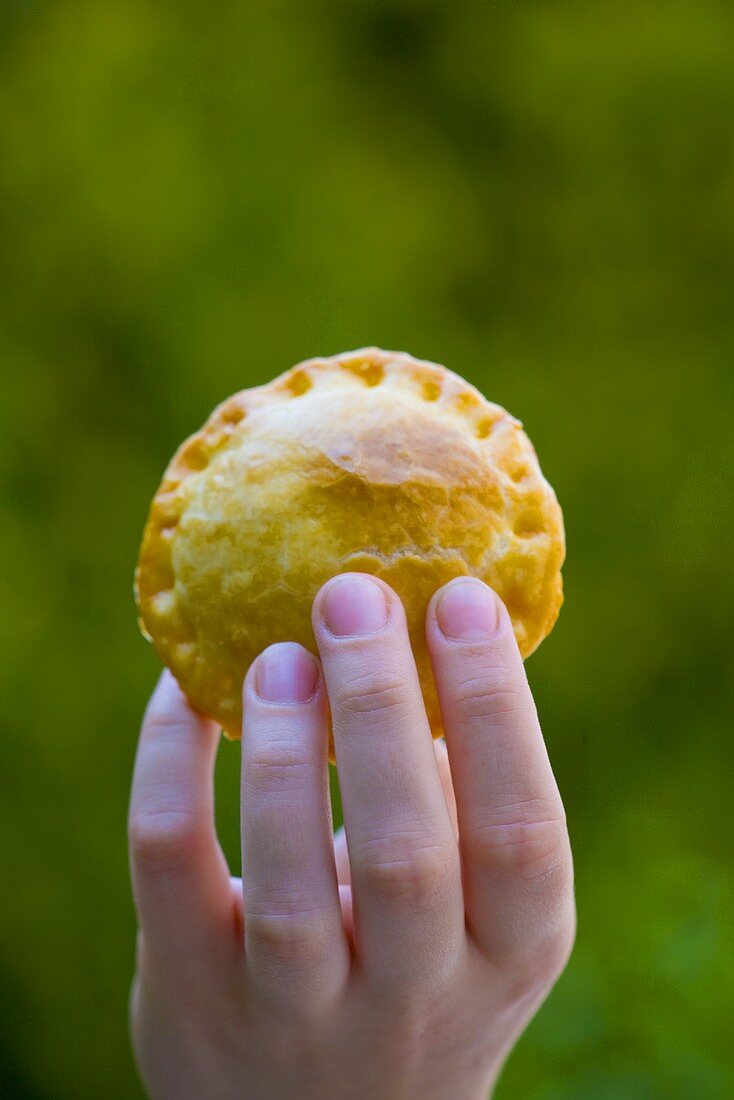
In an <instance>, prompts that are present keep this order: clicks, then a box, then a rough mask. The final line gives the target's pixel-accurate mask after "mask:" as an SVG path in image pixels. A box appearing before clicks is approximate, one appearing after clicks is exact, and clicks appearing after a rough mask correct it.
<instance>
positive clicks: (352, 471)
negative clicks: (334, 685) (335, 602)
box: [135, 348, 565, 737]
mask: <svg viewBox="0 0 734 1100" xmlns="http://www.w3.org/2000/svg"><path fill="white" fill-rule="evenodd" d="M564 553H565V547H564V532H563V519H562V514H561V510H560V507H559V505H558V502H557V500H556V497H555V494H554V492H553V490H552V488H551V487H550V485H549V484H548V482H547V481H546V480H545V478H544V477H543V475H542V473H541V471H540V467H539V465H538V460H537V457H536V454H535V451H534V450H533V447H532V444H531V443H530V441H529V439H528V438H527V436H526V435H525V433H524V432H523V430H522V425H521V424H520V422H519V421H517V420H515V419H514V418H513V417H512V416H510V415H509V414H508V413H507V412H505V410H504V409H502V408H500V407H499V406H498V405H494V404H492V403H491V402H489V401H487V400H486V399H485V398H484V397H483V396H482V395H481V394H480V393H479V392H478V390H476V389H475V388H474V387H473V386H471V385H470V384H469V383H468V382H466V381H465V380H464V379H462V378H460V377H459V376H458V375H456V374H454V373H453V372H452V371H450V370H447V369H446V368H445V367H442V366H439V365H438V364H435V363H429V362H426V361H423V360H418V359H414V358H412V357H411V356H409V355H407V354H404V353H395V352H386V351H381V350H380V349H378V348H363V349H361V350H359V351H354V352H349V353H345V354H343V355H337V356H334V357H332V358H327V359H309V360H307V361H306V362H303V363H300V364H299V365H298V366H295V367H293V368H292V370H289V371H287V372H286V373H285V374H283V375H280V376H279V377H278V378H275V379H274V380H273V381H271V382H269V383H268V384H267V385H264V386H258V387H255V388H253V389H248V390H243V391H242V392H241V393H238V394H235V395H234V396H233V397H230V398H229V399H228V400H226V401H225V402H223V403H222V404H221V405H219V406H218V408H216V409H215V410H214V412H213V413H212V415H211V416H210V418H209V419H208V421H207V422H206V424H205V425H204V426H203V428H202V429H201V430H200V431H198V432H196V433H195V434H194V435H193V436H191V437H190V438H189V439H187V440H186V441H185V442H184V443H183V444H182V446H181V447H179V449H178V451H177V452H176V454H175V455H174V457H173V459H172V460H171V462H170V464H169V466H168V469H167V470H166V473H165V475H164V478H163V481H162V483H161V485H160V487H159V489H158V491H157V493H156V494H155V497H154V499H153V502H152V505H151V509H150V514H149V517H148V522H147V525H146V528H145V533H144V537H143V544H142V547H141V551H140V559H139V562H138V567H137V570H136V577H135V588H136V597H137V601H138V606H139V611H140V621H141V627H142V629H143V631H144V633H145V634H146V636H147V637H149V638H150V639H151V640H152V642H153V644H154V646H155V649H156V651H157V653H158V654H159V656H160V657H161V659H162V660H163V661H164V663H165V664H166V665H168V666H169V667H170V669H171V670H172V671H173V673H174V675H175V676H176V678H177V679H178V681H179V683H180V684H181V687H182V688H183V690H184V691H185V693H186V694H187V696H188V698H189V699H190V701H191V703H192V704H193V705H194V706H195V707H196V708H197V709H198V710H199V711H201V712H202V713H204V714H207V715H209V716H211V717H213V718H215V719H216V720H217V721H218V722H220V723H221V725H222V726H223V728H224V730H225V732H226V733H228V734H229V735H230V736H233V737H236V736H239V735H240V722H241V700H240V693H241V685H242V680H243V677H244V674H245V672H246V671H247V668H248V667H249V664H250V663H251V661H252V660H253V659H254V658H255V657H256V656H257V654H258V653H259V652H260V651H261V650H262V649H264V648H265V647H266V646H267V645H269V644H270V643H271V642H275V641H282V640H292V641H299V642H301V643H302V644H304V645H306V646H307V647H308V648H310V649H312V650H314V651H315V643H314V639H313V634H312V632H311V625H310V609H311V602H312V600H313V597H314V595H315V594H316V592H317V591H318V589H319V587H320V586H321V584H323V583H324V582H325V581H326V580H327V579H328V578H329V577H330V576H333V575H334V574H335V573H339V572H345V571H353V570H356V571H362V572H370V573H374V574H376V575H378V576H380V577H382V578H383V579H384V580H385V581H387V583H388V584H390V585H391V586H392V587H393V588H394V589H395V590H396V591H397V592H398V595H399V596H400V597H401V599H402V600H403V603H404V604H405V607H406V612H407V615H408V623H409V628H410V631H411V641H412V643H413V648H414V651H415V654H416V661H417V663H418V669H419V674H420V676H421V683H422V686H423V688H424V695H425V697H426V705H427V710H428V714H429V720H430V721H431V725H432V727H433V730H434V733H436V734H439V733H440V732H441V721H440V713H439V710H438V704H437V701H436V698H435V692H434V689H433V683H432V679H431V676H430V668H429V665H428V658H427V654H426V651H425V639H424V637H423V616H424V614H425V607H426V604H427V602H428V600H429V599H430V596H431V595H432V593H433V591H435V589H436V588H438V587H439V586H440V585H441V584H443V583H445V581H447V580H449V579H450V578H451V577H453V576H457V575H460V574H473V575H476V576H479V577H481V578H482V579H483V580H485V581H486V582H487V583H488V584H490V585H491V586H492V587H493V588H494V589H495V590H496V591H497V592H498V593H499V595H500V596H501V597H502V599H503V600H504V602H505V604H506V605H507V608H508V610H509V613H510V615H511V617H512V622H513V627H514V630H515V636H516V638H517V642H518V645H519V647H520V651H521V653H522V654H523V656H527V655H528V654H530V653H531V652H532V651H533V650H534V649H535V648H536V647H537V646H538V645H539V643H540V642H541V641H542V639H543V638H544V637H545V636H546V635H547V634H548V633H549V631H550V630H551V628H552V626H553V624H554V622H555V620H556V618H557V616H558V612H559V610H560V606H561V603H562V599H563V596H562V581H561V572H560V569H561V565H562V563H563V559H564Z"/></svg>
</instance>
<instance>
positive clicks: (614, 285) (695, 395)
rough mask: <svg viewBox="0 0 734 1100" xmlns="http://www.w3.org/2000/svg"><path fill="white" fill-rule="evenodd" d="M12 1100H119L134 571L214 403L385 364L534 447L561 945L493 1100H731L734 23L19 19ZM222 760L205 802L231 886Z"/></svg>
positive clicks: (1, 274)
mask: <svg viewBox="0 0 734 1100" xmlns="http://www.w3.org/2000/svg"><path fill="white" fill-rule="evenodd" d="M0 18H1V19H2V32H1V34H0V233H1V238H2V240H1V244H0V249H1V252H0V356H1V358H2V397H1V400H0V456H1V457H0V464H1V471H2V497H1V498H0V531H1V536H0V539H1V546H0V609H1V610H0V722H1V723H2V727H3V730H2V736H1V737H0V754H1V764H2V773H3V787H4V794H3V797H2V801H1V802H0V855H1V856H2V861H3V866H4V871H3V901H2V904H1V905H0V933H1V935H2V955H1V961H0V998H1V1002H2V1005H3V1010H2V1015H3V1026H2V1048H1V1049H0V1064H1V1065H2V1073H3V1075H4V1077H5V1082H6V1085H5V1088H6V1091H5V1093H4V1095H10V1096H12V1097H18V1098H23V1097H29V1098H31V1097H32V1098H36V1100H67V1098H69V1100H71V1098H73V1100H86V1098H96V1097H100V1096H104V1097H106V1098H109V1100H116V1098H118V1097H120V1098H123V1097H124V1098H127V1097H133V1098H135V1097H139V1096H140V1095H141V1094H140V1091H139V1087H138V1085H137V1083H136V1078H135V1073H134V1069H133V1066H132V1062H131V1058H130V1055H129V1052H128V1039H127V1033H126V999H127V991H128V984H129V979H130V973H131V967H132V960H133V936H134V919H133V913H132V908H131V903H130V899H129V891H128V882H127V870H126V854H125V812H126V802H127V791H128V782H129V775H130V768H131V763H132V758H133V752H134V747H135V739H136V732H137V726H138V723H139V719H140V715H141V712H142V710H143V707H144V704H145V701H146V698H147V695H148V693H149V691H150V689H151V687H152V685H153V683H154V681H155V678H156V675H157V671H158V669H157V663H156V660H155V658H154V655H153V653H152V651H151V649H150V648H149V646H147V645H146V643H145V642H144V641H143V640H142V638H141V637H140V636H139V634H138V631H137V626H136V621H135V611H134V607H133V602H132V591H131V583H132V572H133V566H134V562H135V557H136V551H137V545H138V540H139V536H140V532H141V529H142V526H143V522H144V519H145V515H146V510H147V507H148V503H149V500H150V497H151V495H152V493H153V491H154V490H155V488H156V486H157V483H158V480H159V477H160V475H161V473H162V470H163V467H164V465H165V463H166V462H167V460H168V458H169V456H170V454H171V453H172V451H173V449H174V448H175V447H176V445H177V444H178V443H179V442H180V440H181V439H182V438H183V437H184V436H185V435H186V434H188V433H190V432H191V431H193V430H195V429H196V428H197V427H198V426H199V425H200V424H201V422H202V421H203V419H204V418H205V417H206V415H207V414H208V412H209V411H210V409H211V407H212V406H213V405H214V404H215V403H216V402H218V401H219V400H221V399H222V398H224V397H225V396H227V395H228V394H229V393H230V392H232V391H234V390H236V389H239V388H242V387H243V386H249V385H252V384H256V383H260V382H264V381H266V380H268V379H269V378H271V377H272V376H273V375H275V374H276V373H279V372H280V371H282V370H284V369H285V368H287V367H289V366H290V365H292V364H293V363H295V362H297V361H298V360H300V359H302V358H305V357H307V356H310V355H316V354H331V353H334V352H337V351H342V350H346V349H348V348H353V347H358V346H360V345H363V344H368V343H377V344H380V345H382V346H384V347H387V348H401V349H406V350H408V351H410V352H412V353H413V354H415V355H418V356H422V357H426V358H432V359H436V360H438V361H439V362H444V363H446V364H447V365H448V366H450V367H452V368H454V369H456V370H458V371H459V372H461V373H463V374H465V375H466V376H467V377H468V378H469V379H470V380H471V381H473V382H474V383H476V384H477V385H478V386H479V387H480V388H481V389H482V390H483V391H484V392H485V393H486V394H487V395H488V396H489V397H490V398H492V399H493V400H495V401H498V402H500V403H501V404H503V405H506V406H507V407H508V408H509V409H510V410H511V411H512V412H513V413H515V414H516V415H518V416H519V417H521V418H522V420H523V421H524V423H525V425H526V428H527V430H528V432H529V434H530V435H531V438H532V439H533V441H534V442H535V444H536V446H537V449H538V451H539V453H540V456H541V460H542V462H543V466H544V470H545V472H546V474H547V475H548V477H549V479H550V480H551V482H552V483H553V485H554V486H555V487H556V489H557V491H558V495H559V497H560V500H561V502H562V504H563V506H564V508H565V513H566V520H567V534H568V546H569V554H568V562H567V566H566V569H565V577H566V590H567V602H566V605H565V608H564V610H563V613H562V615H561V618H560V621H559V624H558V626H557V628H556V630H555V632H554V634H553V636H552V638H551V639H550V640H549V641H548V642H546V643H545V645H544V646H543V647H542V648H541V650H540V651H539V653H538V654H537V655H536V656H534V657H533V658H532V659H531V661H530V662H529V665H528V671H529V674H530V677H531V681H532V684H533V686H534V689H535V692H536V695H537V699H538V704H539V707H540V711H541V715H542V719H543V722H544V727H545V732H546V737H547V741H548V744H549V747H550V750H551V754H552V757H553V761H554V764H555V767H556V771H557V775H558V778H559V782H560V784H561V787H562V790H563V793H564V797H565V801H566V805H567V809H568V815H569V820H570V827H571V830H572V837H573V842H574V848H575V854H576V864H577V880H578V905H579V933H578V945H577V948H576V951H575V954H574V956H573V959H572V962H571V964H570V965H569V967H568V970H567V972H566V973H565V975H564V976H563V978H562V979H561V981H560V982H559V984H558V986H557V987H556V989H555V991H554V992H553V994H552V995H551V997H550V999H549V1000H548V1002H547V1004H546V1005H545V1007H544V1008H543V1009H542V1011H541V1013H540V1015H539V1016H538V1018H537V1019H536V1021H535V1022H534V1023H533V1024H532V1026H531V1027H530V1029H529V1031H528V1032H527V1034H526V1035H525V1036H524V1037H523V1039H522V1041H521V1042H520V1044H519V1046H518V1048H517V1049H516V1051H515V1053H514V1054H513V1055H512V1057H511V1059H510V1062H509V1064H508V1066H507V1069H506V1071H505V1074H504V1076H503V1078H502V1082H501V1085H500V1087H499V1089H498V1096H499V1097H500V1098H505V1100H507V1098H511V1097H523V1098H531V1100H563V1098H567V1097H578V1098H584V1100H585V1098H593V1100H607V1098H618V1097H619V1098H624V1100H636V1098H653V1097H654V1098H658V1097H660V1098H663V1097H664V1098H689V1097H692V1098H696V1100H707V1098H714V1097H717V1098H718V1097H721V1098H724V1097H730V1096H732V1095H734V1076H733V1074H732V1064H731V1062H732V1057H731V1049H730V1045H731V1041H732V1039H731V1034H730V1031H731V1024H730V1020H731V1010H732V1003H733V1000H734V971H733V969H732V966H731V951H732V926H733V924H734V917H733V915H732V913H733V908H734V907H733V904H732V903H733V901H734V899H733V898H732V893H733V888H732V880H731V877H730V867H731V855H732V849H733V847H734V845H733V843H732V841H733V838H732V830H731V807H732V801H733V799H732V791H731V775H732V767H731V764H732V756H731V749H730V731H731V725H732V723H731V714H732V702H733V700H732V682H733V679H734V676H733V674H734V657H733V656H732V652H733V651H732V646H731V644H730V624H731V621H732V617H733V615H734V577H733V576H732V544H731V542H730V541H729V539H728V537H727V536H728V535H729V534H730V533H731V531H732V526H733V524H732V520H733V518H734V517H733V516H732V511H733V510H734V508H733V505H732V492H731V486H730V471H731V469H732V460H733V459H734V453H733V452H734V430H733V428H732V423H733V418H734V394H733V392H732V381H733V375H732V353H733V352H734V300H733V299H734V294H733V287H734V80H733V79H732V73H733V72H734V7H733V6H732V5H731V4H729V3H725V2H723V0H722V2H715V0H657V2H651V0H637V2H624V0H620V2H609V3H601V4H593V3H592V4H590V3H588V0H569V2H565V0H556V2H550V0H547V2H543V0H536V2H516V3H509V2H500V0H498V2H497V3H487V2H484V3H479V2H476V3H472V2H470V3H463V2H455V3H433V2H430V0H414V2H404V3H397V2H395V0H393V2H389V0H341V2H333V3H329V2H326V0H312V2H306V0H275V2H271V3H267V4H246V3H234V2H231V0H224V2H221V3H218V4H213V5H203V4H202V5H197V4H189V3H183V4H169V3H166V2H158V3H153V2H152V0H137V2H128V0H125V2H119V0H118V2H113V0H94V2H92V0H74V2H72V0H59V2H56V3H53V4H52V3H33V2H30V0H27V2H21V0H4V3H3V5H2V13H1V16H0ZM237 771H238V749H237V746H236V745H230V744H224V745H223V747H222V751H221V753H220V759H219V763H218V798H219V807H218V816H219V819H220V827H221V832H222V836H223V838H224V843H225V846H226V848H227V851H228V853H229V854H230V855H231V859H232V864H233V867H235V868H236V866H237V859H238V857H237V833H236V828H237V782H238V779H237Z"/></svg>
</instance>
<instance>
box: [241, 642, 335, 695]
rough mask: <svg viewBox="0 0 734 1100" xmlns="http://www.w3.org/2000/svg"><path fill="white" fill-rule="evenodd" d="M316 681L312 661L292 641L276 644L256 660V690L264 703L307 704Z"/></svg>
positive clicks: (304, 650)
mask: <svg viewBox="0 0 734 1100" xmlns="http://www.w3.org/2000/svg"><path fill="white" fill-rule="evenodd" d="M318 681H319V669H318V665H317V664H316V660H315V658H314V657H313V656H312V655H311V654H310V653H309V652H308V650H306V649H304V648H303V647H302V646H300V645H296V643H295V642H278V643H277V644H276V645H271V646H269V647H268V649H266V650H265V651H264V652H263V653H261V654H260V656H259V657H258V660H257V666H256V668H255V690H256V691H257V693H258V695H259V696H260V698H261V699H264V700H265V701H266V702H267V703H306V702H308V700H309V699H310V698H311V696H312V695H313V693H314V692H315V691H316V685H317V684H318Z"/></svg>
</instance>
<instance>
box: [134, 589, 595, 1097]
mask: <svg viewBox="0 0 734 1100" xmlns="http://www.w3.org/2000/svg"><path fill="white" fill-rule="evenodd" d="M313 623H314V633H315V636H316V640H317V643H318V648H319V653H320V657H321V661H320V663H319V662H318V661H317V660H316V659H315V658H314V657H313V656H312V655H311V654H309V653H308V652H307V651H306V650H305V649H302V648H301V647H300V646H298V645H296V644H295V643H282V644H278V645H274V646H271V647H270V648H269V649H267V650H266V651H265V652H264V653H262V654H261V655H260V657H259V658H258V659H257V660H256V661H255V662H254V663H253V665H252V667H251V668H250V670H249V672H248V674H247V677H246V680H245V685H244V726H245V736H244V738H243V741H242V872H243V880H242V882H240V881H239V880H237V879H231V878H230V877H229V872H228V869H227V865H226V862H225V860H224V857H223V855H222V852H221V850H220V848H219V845H218V842H217V839H216V834H215V831H214V824H213V795H212V770H213V762H214V755H215V752H216V745H217V740H218V731H217V729H216V727H215V726H214V725H213V724H212V723H210V722H208V721H205V720H204V719H202V718H201V717H199V716H198V715H197V714H195V713H194V712H193V711H192V710H191V709H190V707H189V706H188V705H187V703H186V701H185V699H184V697H183V695H182V694H181V692H180V691H179V689H178V687H177V686H176V684H175V681H174V680H173V678H172V677H171V676H170V675H168V674H164V676H163V677H162V679H161V681H160V683H159V685H158V688H157V689H156V691H155V694H154V696H153V698H152V700H151V703H150V705H149V707H148V711H147V713H146V716H145V720H144V722H143V729H142V734H141V738H140V745H139V749H138V755H137V760H136V767H135V779H134V784H133V794H132V801H131V808H130V845H131V857H132V876H133V884H134V893H135V899H136V905H137V911H138V916H139V922H140V933H139V936H138V959H137V974H136V977H135V980H134V984H133V991H132V1002H131V1013H132V1034H133V1043H134V1048H135V1053H136V1056H137V1060H138V1064H139V1067H140V1072H141V1075H142V1078H143V1081H144V1083H145V1085H146V1087H147V1088H148V1090H149V1092H150V1095H151V1096H152V1097H154V1098H155V1100H168V1098H171V1100H174V1098H175V1100H188V1098H192V1100H193V1098H196V1100H203V1098H206V1100H229V1098H233V1100H234V1098H240V1100H242V1098H248V1100H290V1098H291V1097H298V1098H299V1100H348V1098H356V1097H360V1098H364V1100H368V1098H369V1100H372V1098H374V1100H393V1098H398V1097H400V1098H405V1100H419V1098H420V1100H434V1098H436V1100H438V1098H441V1100H479V1098H480V1097H485V1096H487V1095H488V1093H489V1092H490V1090H491V1089H492V1086H493V1084H494V1082H495V1080H496V1078H497V1075H498V1073H499V1070H500V1068H501V1066H502V1063H503V1061H504V1060H505V1058H506V1056H507V1054H508V1053H509V1051H510V1049H511V1047H512V1045H513V1043H514V1042H515V1041H516V1039H517V1037H518V1036H519V1035H520V1033H521V1032H522V1030H523V1029H524V1028H525V1026H526V1025H527V1023H528V1021H529V1020H530V1019H531V1017H532V1016H533V1014H534V1013H535V1011H536V1010H537V1008H538V1006H539V1005H540V1004H541V1002H542V1001H543V999H544V998H545V996H546V995H547V993H548V991H549V990H550V988H551V987H552V985H553V983H554V981H555V979H556V978H557V977H558V975H559V973H560V972H561V970H562V969H563V966H564V965H565V962H566V960H567V958H568V955H569V952H570V949H571V945H572V942H573V936H574V902H573V887H572V863H571V852H570V846H569V841H568V835H567V831H566V825H565V819H564V812H563V806H562V803H561V799H560V796H559V794H558V790H557V787H556V784H555V781H554V778H553V774H552V771H551V767H550V764H549V761H548V757H547V754H546V750H545V746H544V743H543V738H542V735H541V732H540V728H539V726H538V721H537V717H536V712H535V707H534V705H533V700H532V696H531V694H530V690H529V688H528V685H527V680H526V678H525V672H524V668H523V664H522V660H521V658H520V655H519V653H518V650H517V646H516V643H515V639H514V636H513V633H512V626H511V624H510V620H509V617H508V615H507V612H506V610H505V608H504V607H503V605H502V604H501V602H500V601H499V600H498V598H497V597H496V596H495V595H494V593H493V592H492V591H491V590H490V589H489V588H487V587H486V586H485V585H484V584H482V582H481V581H478V580H476V579H469V578H461V579H457V580H454V581H452V582H451V583H450V584H448V585H446V586H445V587H444V588H443V589H441V590H440V591H439V592H437V593H436V594H435V596H434V597H433V599H432V601H431V604H430V606H429V608H428V613H427V619H426V631H427V638H428V643H429V649H430V654H431V660H432V663H433V669H434V677H435V680H436V686H437V690H438V693H439V698H440V702H441V709H442V714H443V717H444V726H445V731H446V740H447V744H448V758H449V761H450V766H451V774H452V777H453V787H454V791H455V795H456V812H457V817H458V835H459V837H460V841H459V840H457V831H456V829H455V827H454V824H453V822H452V818H451V812H450V809H449V805H450V804H451V802H452V798H451V795H450V784H447V790H448V793H449V799H448V800H447V797H446V791H445V790H444V787H443V786H442V783H441V778H440V767H443V768H444V770H445V762H444V764H442V765H440V766H437V756H436V755H435V754H434V750H433V746H432V742H431V737H430V733H429V728H428V723H427V720H426V715H425V711H424V707H423V701H422V698H421V693H420V689H419V684H418V678H417V675H416V670H415V664H414V661H413V656H412V653H411V649H410V645H409V640H408V634H407V630H406V622H405V614H404V611H403V607H402V605H401V603H400V601H399V600H398V598H397V596H396V595H395V593H394V592H393V591H392V590H391V589H390V588H388V587H387V585H385V584H383V583H382V582H380V581H377V580H375V578H372V577H368V576H365V575H362V574H343V575H340V576H338V577H335V578H334V579H332V580H331V581H329V582H328V583H327V584H326V585H325V586H324V587H323V588H322V589H321V591H320V592H319V594H318V596H317V598H316V600H315V602H314V608H313ZM327 691H328V698H329V701H330V704H331V712H332V718H333V727H334V743H335V748H336V755H337V762H338V767H339V779H340V783H341V792H342V801H343V808H344V822H345V831H346V840H347V848H348V860H347V858H346V850H345V848H344V844H343V841H340V840H339V839H338V838H337V849H336V860H335V851H334V846H333V839H332V835H331V833H332V827H331V813H330V807H329V798H328V785H327V729H326V693H327ZM439 759H440V757H439ZM335 863H338V864H339V867H340V870H341V874H342V883H341V884H340V883H339V881H338V879H337V872H336V866H335Z"/></svg>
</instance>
